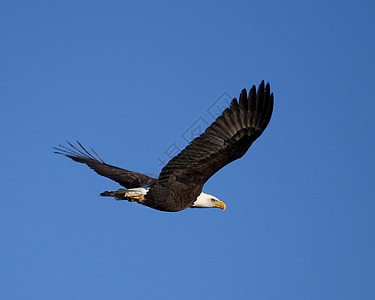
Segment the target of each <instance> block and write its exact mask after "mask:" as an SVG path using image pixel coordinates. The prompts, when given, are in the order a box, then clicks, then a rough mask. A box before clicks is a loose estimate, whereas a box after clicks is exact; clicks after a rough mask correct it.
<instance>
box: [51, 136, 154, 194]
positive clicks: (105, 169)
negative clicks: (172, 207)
mask: <svg viewBox="0 0 375 300" xmlns="http://www.w3.org/2000/svg"><path fill="white" fill-rule="evenodd" d="M77 143H78V145H79V147H80V148H78V147H75V146H74V145H73V144H71V143H69V142H68V144H69V146H70V147H71V148H68V147H65V146H63V145H59V146H60V148H56V147H53V148H54V149H55V150H57V151H55V153H57V154H62V155H65V156H66V157H69V158H71V159H72V160H74V161H76V162H79V163H84V164H86V165H88V166H89V167H90V168H91V169H93V170H94V171H95V172H96V173H98V174H99V175H102V176H105V177H108V178H110V179H112V180H114V181H116V182H118V183H119V184H121V185H122V186H124V187H125V188H127V189H130V188H137V187H141V186H146V185H149V184H153V183H155V182H156V179H155V178H152V177H149V176H147V175H144V174H141V173H138V172H133V171H128V170H125V169H121V168H118V167H115V166H111V165H108V164H106V163H105V162H104V161H103V160H102V159H101V158H100V156H99V155H98V154H97V153H96V152H95V151H94V149H91V151H92V152H93V153H94V154H95V156H96V157H95V156H94V155H92V154H91V153H90V152H88V151H87V150H86V149H85V148H84V147H83V146H82V145H81V144H80V143H79V142H78V141H77Z"/></svg>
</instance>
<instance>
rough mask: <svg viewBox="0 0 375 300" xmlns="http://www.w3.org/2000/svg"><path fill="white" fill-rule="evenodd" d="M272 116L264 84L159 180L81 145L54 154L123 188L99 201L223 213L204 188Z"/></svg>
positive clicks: (225, 113) (227, 111)
mask: <svg viewBox="0 0 375 300" xmlns="http://www.w3.org/2000/svg"><path fill="white" fill-rule="evenodd" d="M272 110H273V93H272V94H270V85H269V83H267V85H266V86H264V81H262V83H261V84H260V85H259V88H258V91H257V90H256V87H255V86H253V87H252V88H251V89H250V92H249V94H247V92H246V89H244V90H242V92H241V94H240V99H239V101H237V99H236V98H234V99H233V100H232V102H231V104H230V107H229V108H226V109H225V110H224V111H223V113H222V115H221V116H219V117H218V118H217V119H216V120H215V121H214V122H213V123H212V124H211V125H210V126H209V127H208V128H207V129H206V131H205V132H204V133H203V134H201V135H200V136H199V137H197V138H195V139H194V140H193V141H192V142H191V143H190V144H189V145H188V146H187V147H186V148H185V149H184V150H183V151H181V152H180V153H179V154H178V155H176V156H175V157H173V158H172V159H171V160H170V161H169V162H168V164H167V165H166V166H165V167H164V168H163V169H162V170H161V173H160V175H159V177H158V178H152V177H149V176H147V175H145V174H141V173H138V172H133V171H129V170H125V169H121V168H118V167H115V166H112V165H109V164H106V163H105V162H104V161H103V160H102V159H101V158H100V156H99V155H98V154H97V153H96V152H95V151H94V150H93V149H91V150H92V153H90V152H89V151H87V150H86V149H85V148H84V147H83V146H82V145H81V144H80V143H79V142H77V143H78V146H74V145H73V144H71V143H68V144H69V146H70V147H67V146H63V145H59V147H54V149H55V150H56V151H55V153H57V154H62V155H65V156H67V157H69V158H71V159H72V160H74V161H76V162H79V163H84V164H86V165H87V166H89V167H90V168H91V169H93V170H94V171H95V172H96V173H98V174H99V175H102V176H105V177H108V178H110V179H112V180H114V181H116V182H118V183H119V184H120V185H122V186H123V187H125V189H119V190H116V191H106V192H103V193H101V194H100V195H101V196H110V197H114V198H115V199H116V200H128V201H130V202H137V203H140V204H143V205H146V206H149V207H151V208H154V209H157V210H161V211H169V212H177V211H181V210H184V209H186V208H189V207H192V208H194V207H199V208H207V207H218V208H221V209H223V210H225V207H226V205H225V204H224V202H222V201H220V200H219V199H218V198H216V197H214V196H212V195H209V194H205V193H203V192H202V188H203V186H204V184H205V183H206V181H207V180H208V179H209V178H210V177H211V176H212V175H214V174H215V173H216V172H217V171H219V170H220V169H221V168H223V167H224V166H225V165H227V164H229V163H231V162H232V161H234V160H236V159H239V158H240V157H242V156H243V155H244V154H245V153H246V152H247V150H248V149H249V148H250V146H251V145H252V143H253V142H254V141H255V140H256V139H257V138H258V137H259V136H260V135H261V134H262V132H263V131H264V130H265V129H266V127H267V125H268V123H269V121H270V119H271V115H272Z"/></svg>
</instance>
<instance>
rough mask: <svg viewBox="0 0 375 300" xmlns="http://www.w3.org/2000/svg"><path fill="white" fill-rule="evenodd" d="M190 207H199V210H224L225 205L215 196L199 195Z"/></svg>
mask: <svg viewBox="0 0 375 300" xmlns="http://www.w3.org/2000/svg"><path fill="white" fill-rule="evenodd" d="M192 207H199V208H208V207H218V208H221V209H222V210H225V208H226V205H225V203H224V202H223V201H220V200H219V199H217V198H216V197H215V196H212V195H209V194H206V193H203V192H202V193H201V194H200V195H199V196H198V198H197V200H195V202H194V203H193V205H192Z"/></svg>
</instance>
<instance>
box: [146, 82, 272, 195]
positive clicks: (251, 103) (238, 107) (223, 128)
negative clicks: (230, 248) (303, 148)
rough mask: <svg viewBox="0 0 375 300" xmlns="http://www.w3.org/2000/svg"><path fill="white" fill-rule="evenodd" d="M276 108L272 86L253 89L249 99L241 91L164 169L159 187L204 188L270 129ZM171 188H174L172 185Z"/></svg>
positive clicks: (262, 85)
mask: <svg viewBox="0 0 375 300" xmlns="http://www.w3.org/2000/svg"><path fill="white" fill-rule="evenodd" d="M272 109H273V93H272V94H270V85H269V83H267V85H266V87H264V81H262V83H261V84H260V86H259V88H258V92H257V91H256V88H255V86H253V87H252V88H251V90H250V92H249V96H247V92H246V89H244V90H243V91H242V92H241V95H240V100H239V102H238V101H237V99H236V98H235V99H233V100H232V102H231V104H230V107H229V108H227V109H225V110H224V112H223V113H222V115H221V116H219V117H218V118H217V119H216V121H215V122H214V123H212V124H211V126H209V127H208V128H207V129H206V131H205V132H204V133H203V134H202V135H201V136H199V137H197V138H195V139H194V140H193V141H192V142H191V143H190V144H189V145H188V146H187V147H186V148H185V149H184V150H183V151H182V152H180V153H179V154H178V155H177V156H175V157H174V158H172V159H171V160H170V161H169V163H168V164H167V165H166V166H165V167H164V168H163V169H162V171H161V173H160V175H159V178H158V181H157V184H156V185H155V186H154V187H153V188H155V187H156V186H167V185H170V188H172V187H173V186H175V187H176V188H177V187H182V185H181V184H183V185H184V186H191V187H197V186H200V187H203V185H204V183H205V182H206V181H207V180H208V179H209V178H210V177H211V176H212V175H213V174H215V173H216V172H217V171H219V170H220V169H221V168H223V167H224V166H225V165H227V164H229V163H230V162H232V161H234V160H236V159H238V158H240V157H242V156H243V155H244V154H245V153H246V152H247V150H248V149H249V147H250V146H251V144H252V143H253V142H254V141H255V140H256V139H257V138H258V137H259V136H260V135H261V134H262V132H263V131H264V129H265V128H266V127H267V125H268V123H269V121H270V119H271V115H272ZM171 185H172V186H171Z"/></svg>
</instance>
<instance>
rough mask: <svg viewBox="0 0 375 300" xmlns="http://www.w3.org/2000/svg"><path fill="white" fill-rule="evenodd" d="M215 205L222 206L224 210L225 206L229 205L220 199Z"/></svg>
mask: <svg viewBox="0 0 375 300" xmlns="http://www.w3.org/2000/svg"><path fill="white" fill-rule="evenodd" d="M215 206H216V207H218V208H221V209H222V210H225V208H226V207H227V206H226V205H225V203H224V202H223V201H220V200H219V201H218V202H217V203H215Z"/></svg>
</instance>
